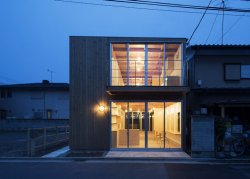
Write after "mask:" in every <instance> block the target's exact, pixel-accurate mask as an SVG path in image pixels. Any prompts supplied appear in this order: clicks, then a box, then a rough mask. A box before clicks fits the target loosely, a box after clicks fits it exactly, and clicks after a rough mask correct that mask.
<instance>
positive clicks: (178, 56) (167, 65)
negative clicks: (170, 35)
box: [111, 43, 184, 86]
mask: <svg viewBox="0 0 250 179" xmlns="http://www.w3.org/2000/svg"><path fill="white" fill-rule="evenodd" d="M111 48H112V58H111V64H112V69H111V70H112V72H111V79H112V80H111V85H112V86H183V85H184V80H183V74H184V73H183V63H182V62H183V57H182V44H169V43H147V44H139V43H138V44H135V43H133V44H129V43H126V44H125V43H123V44H121V43H119V44H116V43H113V44H111Z"/></svg>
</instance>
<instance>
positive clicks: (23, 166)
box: [0, 160, 250, 179]
mask: <svg viewBox="0 0 250 179" xmlns="http://www.w3.org/2000/svg"><path fill="white" fill-rule="evenodd" d="M0 178H1V179H6V178H11V179H15V178H18V179H22V178H25V179H29V178H32V179H40V178H41V179H45V178H46V179H48V178H54V179H63V178H73V179H77V178H88V179H89V178H90V179H93V178H108V179H111V178H119V179H120V178H126V179H132V178H143V179H145V178H154V179H158V178H177V179H182V178H185V179H188V178H192V179H195V178H197V179H206V178H207V179H217V178H226V179H231V178H237V179H244V178H250V164H215V163H211V164H204V163H203V164H197V163H196V164H195V163H188V164H185V163H156V162H150V161H148V162H147V161H143V162H135V161H133V162H132V161H131V162H129V161H127V162H115V161H106V162H105V161H101V162H98V161H86V162H84V161H78V162H77V161H21V160H20V161H7V160H5V161H3V160H1V161H0Z"/></svg>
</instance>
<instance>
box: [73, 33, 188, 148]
mask: <svg viewBox="0 0 250 179" xmlns="http://www.w3.org/2000/svg"><path fill="white" fill-rule="evenodd" d="M113 42H121V43H126V42H139V43H141V42H142V43H149V42H150V43H154V42H157V43H159V42H163V43H165V42H169V43H171V42H173V43H176V42H178V43H182V44H183V46H184V48H183V50H184V49H185V43H186V39H182V38H180V39H178V38H174V39H171V38H137V37H132V38H131V37H128V38H127V37H85V36H72V37H70V127H71V130H70V149H71V150H72V151H84V150H85V151H100V150H102V151H105V150H110V148H111V122H110V121H111V120H110V119H111V110H110V103H111V100H126V99H127V100H166V99H171V100H182V101H183V106H184V107H183V118H184V119H185V103H186V102H185V94H186V92H187V91H188V88H186V87H185V86H182V87H179V88H178V87H177V88H178V89H175V88H171V87H169V88H168V87H164V88H165V89H164V88H161V87H159V88H161V89H159V88H158V89H157V87H153V88H152V89H151V90H150V87H141V88H140V89H139V91H137V93H136V92H135V91H134V92H135V93H133V94H132V92H133V89H136V87H129V86H126V88H128V89H126V90H124V89H125V87H124V89H123V87H118V88H112V86H110V81H111V80H110V73H111V69H110V55H111V54H110V51H111V50H110V49H111V47H110V45H111V43H113ZM184 51H185V50H184ZM184 57H185V52H184ZM170 89H172V90H173V91H171V90H170ZM126 91H128V93H126ZM99 105H103V106H105V111H104V112H100V111H98V107H99ZM182 129H185V120H183V123H182ZM184 134H185V132H182V145H183V146H182V148H183V149H184V148H185V136H184Z"/></svg>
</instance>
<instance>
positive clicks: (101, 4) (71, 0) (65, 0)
mask: <svg viewBox="0 0 250 179" xmlns="http://www.w3.org/2000/svg"><path fill="white" fill-rule="evenodd" d="M54 1H58V2H62V3H72V4H82V5H93V6H104V7H114V8H126V9H137V10H150V11H160V12H174V13H187V14H202V12H199V11H184V10H170V9H158V8H146V7H134V6H123V5H112V4H103V3H91V2H82V1H73V0H54ZM207 14H209V15H216V13H212V12H210V13H209V12H207ZM225 15H227V16H237V17H239V16H242V15H239V14H230V13H225ZM245 17H250V16H249V15H245Z"/></svg>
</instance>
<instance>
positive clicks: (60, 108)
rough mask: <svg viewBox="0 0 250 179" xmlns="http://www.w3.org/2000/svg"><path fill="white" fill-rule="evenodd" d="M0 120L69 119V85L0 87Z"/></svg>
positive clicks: (45, 84) (50, 84)
mask: <svg viewBox="0 0 250 179" xmlns="http://www.w3.org/2000/svg"><path fill="white" fill-rule="evenodd" d="M0 114H1V115H0V118H1V119H4V118H16V119H31V118H36V119H69V85H68V84H67V83H49V81H47V80H43V82H42V83H30V84H13V85H0Z"/></svg>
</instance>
